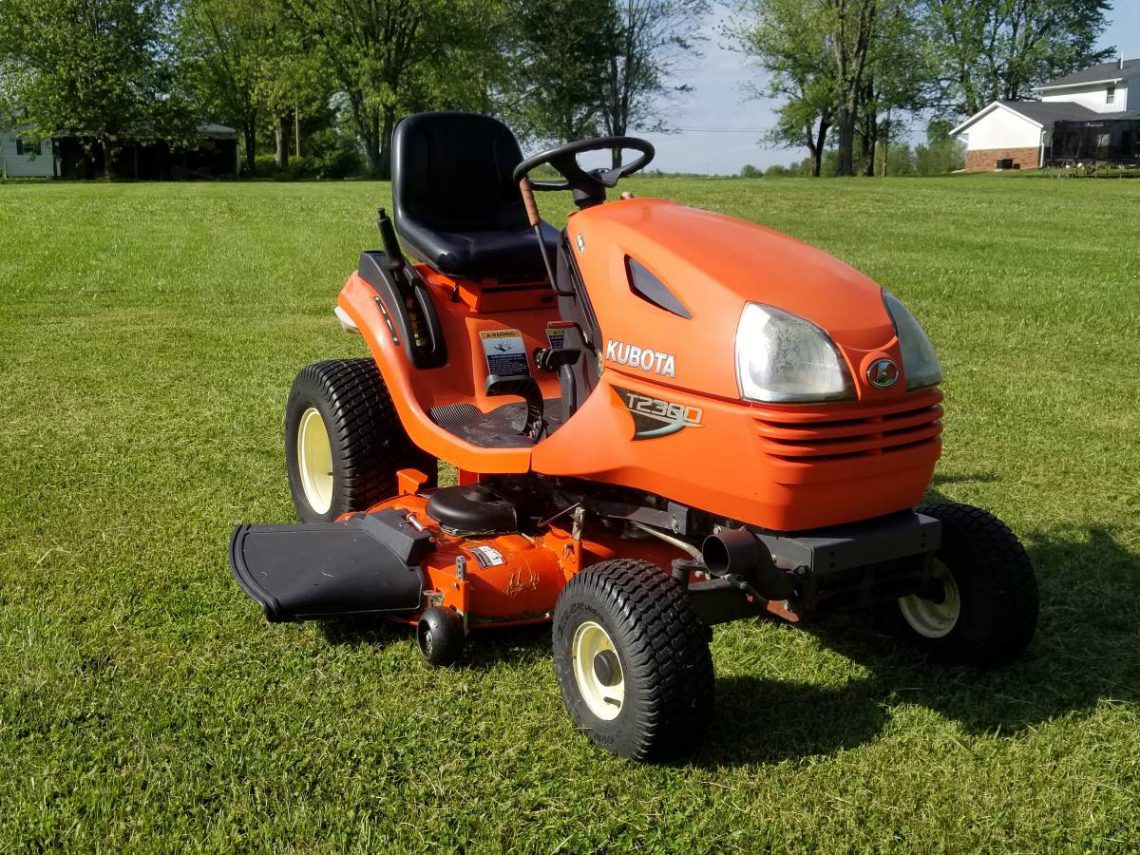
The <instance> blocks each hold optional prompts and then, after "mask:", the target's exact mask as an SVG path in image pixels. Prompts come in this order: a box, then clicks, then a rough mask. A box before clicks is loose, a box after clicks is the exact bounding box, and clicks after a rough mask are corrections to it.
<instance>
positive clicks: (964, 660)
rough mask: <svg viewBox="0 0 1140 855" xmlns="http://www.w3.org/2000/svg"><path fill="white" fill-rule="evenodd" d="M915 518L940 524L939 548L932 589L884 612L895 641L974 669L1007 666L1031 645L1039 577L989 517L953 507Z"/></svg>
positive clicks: (929, 508) (927, 509)
mask: <svg viewBox="0 0 1140 855" xmlns="http://www.w3.org/2000/svg"><path fill="white" fill-rule="evenodd" d="M918 512H919V513H921V514H925V515H926V516H931V517H934V518H936V519H938V520H941V522H942V546H941V547H940V548H939V550H938V552H937V554H936V555H935V557H934V563H933V566H932V568H931V573H930V581H931V587H930V589H929V590H927V591H924V592H923V593H924V594H925V596H920V595H918V594H914V595H911V596H909V597H903V598H901V599H900V600H898V603H897V605H888V606H887V607H886V609H885V613H884V616H885V618H886V620H887V623H888V626H889V628H891V629H892V630H893V631H894V632H895V633H896V634H897V635H900V636H902V637H904V638H906V639H908V640H910V641H913V642H915V643H916V644H917V645H918V646H919V647H921V648H923V649H924V650H926V651H927V652H928V653H930V654H931V655H932V656H934V657H935V658H937V659H940V660H942V661H944V662H948V663H950V664H954V665H970V666H973V667H977V668H986V667H995V666H999V665H1005V664H1008V663H1010V662H1012V661H1014V660H1015V659H1017V658H1019V657H1020V656H1021V654H1022V653H1024V652H1025V648H1026V647H1028V646H1029V642H1030V640H1031V639H1032V638H1033V633H1034V631H1035V630H1036V628H1037V610H1038V603H1037V577H1036V575H1035V574H1034V572H1033V565H1032V563H1031V562H1030V560H1029V555H1028V554H1027V553H1026V551H1025V548H1024V547H1023V546H1022V545H1021V543H1020V542H1019V541H1018V539H1017V537H1016V535H1014V533H1013V532H1012V531H1010V530H1009V528H1008V527H1007V526H1006V525H1005V523H1003V522H1002V521H1001V520H999V519H998V518H997V517H995V516H994V515H993V514H991V513H989V512H988V511H984V510H982V509H981V508H975V507H971V506H970V505H959V504H952V503H945V504H936V505H924V506H922V507H920V508H919V509H918Z"/></svg>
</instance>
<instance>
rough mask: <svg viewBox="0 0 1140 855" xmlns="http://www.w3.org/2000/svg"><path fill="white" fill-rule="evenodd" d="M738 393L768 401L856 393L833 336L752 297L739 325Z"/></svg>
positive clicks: (797, 400)
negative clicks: (830, 336)
mask: <svg viewBox="0 0 1140 855" xmlns="http://www.w3.org/2000/svg"><path fill="white" fill-rule="evenodd" d="M736 376H737V378H738V379H739V382H740V394H741V396H742V397H743V398H746V399H747V400H750V401H761V402H764V403H770V404H781V403H784V404H786V403H800V402H806V401H836V400H841V399H845V398H853V397H855V387H854V385H853V384H852V382H851V375H850V373H849V372H848V371H847V366H846V364H845V363H844V362H843V359H842V358H841V357H840V356H839V351H837V350H836V349H835V345H834V344H832V342H831V339H830V338H828V336H827V334H826V333H825V332H824V331H823V330H821V329H820V328H819V327H817V326H816V325H815V324H813V323H811V322H809V321H806V320H804V319H803V318H801V317H799V316H797V315H793V314H790V313H788V312H784V311H781V310H780V309H774V308H772V307H771V306H762V305H760V304H759V303H749V304H747V305H746V306H745V307H744V312H743V313H742V314H741V316H740V324H739V325H738V326H737V328H736Z"/></svg>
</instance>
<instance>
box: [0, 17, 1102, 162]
mask: <svg viewBox="0 0 1140 855" xmlns="http://www.w3.org/2000/svg"><path fill="white" fill-rule="evenodd" d="M713 3H715V4H716V6H717V11H718V12H719V14H720V17H719V18H718V20H721V21H724V22H726V23H723V24H722V26H721V27H720V30H719V33H718V35H717V37H718V38H720V39H722V40H727V41H729V42H731V44H732V45H733V46H735V47H736V48H738V49H740V50H741V51H743V52H744V54H745V55H747V56H749V57H752V58H753V59H755V60H756V62H757V65H758V66H759V73H758V74H757V77H758V78H759V79H760V81H761V82H759V83H758V84H757V85H756V86H755V87H754V88H753V94H756V95H761V96H764V97H768V98H774V99H776V101H777V102H778V108H777V119H776V123H775V126H774V127H773V128H772V130H771V131H770V133H769V134H768V135H767V141H768V142H769V143H771V144H773V145H778V146H795V147H799V146H804V147H806V148H807V149H808V151H809V152H810V154H811V157H810V165H809V170H808V171H810V172H811V173H812V174H814V175H819V174H820V173H821V172H824V171H827V172H834V173H835V174H839V175H854V174H856V173H858V172H863V173H867V174H874V173H875V172H876V170H877V169H879V168H880V167H879V164H883V163H886V164H891V163H893V162H895V161H898V158H897V157H895V158H894V160H892V155H891V154H890V152H889V145H890V144H891V143H892V142H894V143H895V144H896V146H897V145H898V144H899V143H902V142H903V136H904V131H905V130H906V128H907V125H908V123H910V122H912V121H913V120H914V118H915V117H916V116H922V117H925V118H928V119H929V118H934V119H935V120H937V121H938V122H940V123H941V124H939V125H937V127H939V128H942V129H944V128H945V127H946V121H947V120H948V119H954V118H960V117H961V116H963V115H967V114H970V113H973V112H976V111H977V110H979V109H981V107H983V106H985V104H987V103H989V102H990V101H992V100H995V99H998V98H1004V99H1017V98H1024V97H1027V96H1029V95H1030V94H1031V92H1032V87H1033V86H1034V85H1036V84H1039V83H1041V82H1042V81H1044V80H1047V79H1049V78H1051V77H1053V76H1056V75H1060V74H1064V73H1067V72H1070V71H1072V70H1075V69H1077V68H1080V67H1083V66H1086V65H1088V64H1091V63H1094V62H1097V61H1100V60H1103V59H1105V58H1106V57H1107V55H1108V54H1109V53H1110V52H1108V51H1098V50H1097V49H1096V47H1095V45H1096V43H1097V39H1098V37H1099V36H1100V34H1101V33H1102V32H1103V30H1104V27H1105V17H1106V13H1107V12H1108V11H1109V8H1110V0H712V2H711V3H710V0H50V2H45V0H0V124H5V122H6V123H7V124H9V125H10V124H13V123H15V122H24V123H29V124H31V125H32V126H34V127H35V128H36V129H37V131H38V132H40V133H41V134H44V135H47V134H50V135H53V136H74V137H78V138H82V139H84V140H87V141H88V143H89V145H91V146H93V147H95V148H99V149H101V150H102V153H103V155H104V160H105V161H106V160H107V155H108V154H110V153H112V152H113V151H114V150H115V149H116V147H117V146H121V145H123V144H125V143H126V142H139V141H146V140H158V139H162V140H166V141H168V142H170V143H171V144H173V145H180V144H186V145H190V144H192V143H193V142H194V140H196V138H197V125H198V122H199V121H201V120H202V119H206V118H209V119H211V120H215V121H220V122H223V123H225V124H228V125H232V126H233V127H235V128H237V129H239V131H240V134H241V137H242V146H241V147H242V152H243V158H244V162H245V170H246V171H247V172H248V173H250V174H254V173H256V172H257V171H258V169H259V168H262V167H269V168H275V169H283V168H285V167H286V165H287V164H288V162H289V158H290V154H293V155H302V153H303V152H304V154H305V157H306V158H307V159H309V160H315V162H318V163H319V164H320V168H321V169H322V170H324V171H325V172H327V173H328V174H332V175H335V174H338V173H347V172H351V171H354V170H355V169H356V168H358V166H359V165H360V164H359V160H360V158H361V156H362V155H363V157H364V161H365V162H364V164H363V166H364V168H366V169H367V171H368V172H369V173H370V174H372V175H374V176H377V177H387V175H388V172H389V161H390V152H389V145H390V138H391V131H392V128H393V126H394V124H395V122H396V121H397V119H398V118H399V117H400V116H401V115H404V114H406V113H410V112H415V111H419V110H428V109H464V110H475V111H480V112H488V113H494V114H496V115H499V116H502V117H503V118H504V119H505V120H506V121H507V122H508V123H509V124H510V125H511V126H512V127H513V128H515V129H516V131H518V132H519V133H520V135H521V136H523V137H524V138H526V139H528V140H533V141H541V142H561V141H566V140H570V139H575V138H579V137H585V136H591V135H595V134H599V133H605V134H611V135H621V134H625V133H627V132H629V131H631V130H633V129H637V130H640V131H653V130H666V129H667V124H666V122H665V121H663V120H662V118H661V117H662V116H663V115H666V114H667V113H668V110H667V109H663V106H662V105H663V99H667V98H668V96H670V95H672V94H675V93H678V92H684V91H686V90H687V88H688V87H687V86H686V85H685V83H684V81H683V79H681V78H683V74H681V73H679V71H680V69H679V65H680V61H681V60H682V59H683V58H684V57H685V56H686V55H687V54H688V55H691V56H692V57H694V60H695V61H699V51H698V50H697V48H698V47H699V42H700V41H701V37H700V34H701V33H702V32H706V33H707V32H708V29H709V27H708V26H706V24H707V22H708V21H709V20H710V18H709V13H710V11H712V9H711V8H710V7H711V6H712V4H713ZM946 143H947V140H945V139H944V138H940V140H939V141H938V144H939V145H942V147H943V149H945V148H946ZM931 145H932V146H933V145H934V143H933V142H932V143H931ZM880 149H881V150H882V151H880ZM943 149H939V151H942V150H943ZM265 150H271V151H272V152H273V153H274V154H273V156H272V158H270V159H269V161H268V163H265V160H266V157H265V156H264V155H263V156H262V157H261V158H259V156H258V155H259V152H263V151H265ZM617 156H618V155H617V153H615V158H616V157H617ZM259 160H260V161H262V163H261V164H259ZM935 162H937V158H935V160H929V159H928V165H930V164H931V163H935Z"/></svg>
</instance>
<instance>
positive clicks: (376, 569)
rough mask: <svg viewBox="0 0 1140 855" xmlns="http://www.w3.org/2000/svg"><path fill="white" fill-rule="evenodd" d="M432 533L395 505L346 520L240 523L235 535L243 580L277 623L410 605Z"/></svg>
mask: <svg viewBox="0 0 1140 855" xmlns="http://www.w3.org/2000/svg"><path fill="white" fill-rule="evenodd" d="M429 541H430V535H427V534H425V533H424V532H422V531H416V530H415V529H413V528H411V527H410V526H408V525H407V523H406V521H404V520H402V519H401V518H400V517H399V516H398V515H395V516H393V515H392V514H391V512H389V513H380V514H375V515H361V516H358V517H354V518H352V519H348V520H345V521H344V522H335V523H307V524H301V525H242V526H238V528H237V529H236V530H235V531H234V535H233V539H232V540H231V541H230V567H231V568H232V570H233V574H234V578H235V579H236V580H237V582H238V584H239V585H241V587H242V588H243V589H244V590H245V592H246V593H247V594H249V595H250V596H251V597H252V598H253V599H254V600H256V601H257V602H258V603H260V604H261V607H262V608H263V609H264V610H265V617H266V618H267V619H268V620H269V621H271V622H274V623H277V622H282V621H294V620H309V619H313V618H322V617H333V616H345V615H358V614H383V613H391V612H413V611H416V610H418V609H419V608H420V605H421V601H422V597H423V584H422V576H421V574H420V569H419V566H418V563H417V562H418V560H419V558H420V557H421V556H422V555H423V553H424V549H425V547H429V548H430V542H429Z"/></svg>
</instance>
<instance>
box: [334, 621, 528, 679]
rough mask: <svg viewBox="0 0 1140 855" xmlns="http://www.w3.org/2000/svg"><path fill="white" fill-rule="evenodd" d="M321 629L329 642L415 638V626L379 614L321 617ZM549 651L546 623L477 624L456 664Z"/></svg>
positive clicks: (482, 664) (518, 659)
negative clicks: (376, 616)
mask: <svg viewBox="0 0 1140 855" xmlns="http://www.w3.org/2000/svg"><path fill="white" fill-rule="evenodd" d="M320 628H321V633H322V634H323V635H324V637H325V640H327V641H328V642H329V643H330V644H337V645H347V646H349V647H360V646H363V645H369V646H373V647H383V646H385V645H387V644H391V643H392V642H394V641H402V640H405V639H407V640H413V641H414V639H415V630H414V629H413V628H412V627H411V626H407V625H404V624H400V623H395V622H394V621H387V620H384V619H382V618H344V619H341V620H330V621H324V622H322V623H321V624H320ZM549 655H550V626H549V624H539V625H535V626H519V627H504V628H501V629H496V628H481V629H479V630H478V632H476V633H475V634H474V635H473V636H472V637H471V638H470V639H469V640H468V642H467V645H466V647H465V648H464V651H463V658H462V659H461V660H460V661H459V663H458V664H457V666H456V667H459V668H470V669H473V670H482V669H485V668H490V667H492V666H495V665H501V664H504V663H505V664H508V665H509V664H516V663H519V664H521V663H522V662H529V661H533V660H534V659H536V658H541V657H544V656H545V657H548V656H549Z"/></svg>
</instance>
